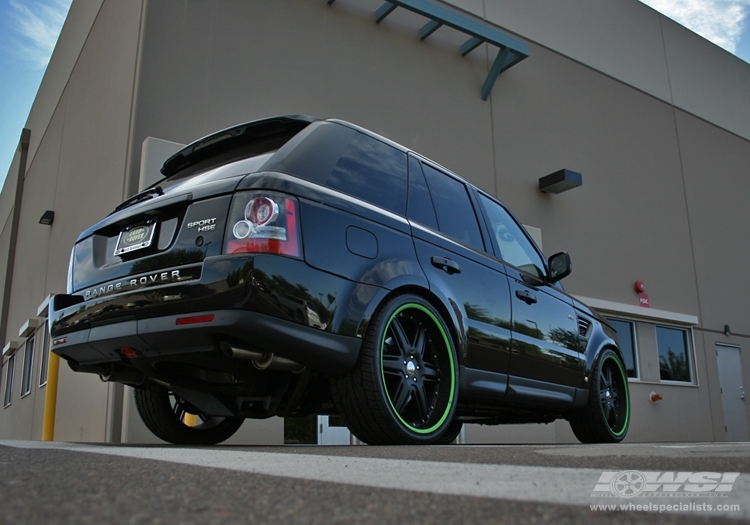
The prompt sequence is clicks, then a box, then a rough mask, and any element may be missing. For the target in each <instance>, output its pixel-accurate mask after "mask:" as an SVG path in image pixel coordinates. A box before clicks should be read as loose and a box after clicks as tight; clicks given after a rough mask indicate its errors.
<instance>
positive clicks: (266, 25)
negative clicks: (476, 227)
mask: <svg viewBox="0 0 750 525" xmlns="http://www.w3.org/2000/svg"><path fill="white" fill-rule="evenodd" d="M341 4H342V5H341V6H338V4H334V5H333V6H331V7H328V6H327V5H326V3H325V2H320V3H318V2H307V1H301V0H283V1H278V2H261V1H253V2H243V3H240V4H238V3H236V2H229V3H228V4H226V5H225V4H224V3H222V2H212V3H210V4H194V3H189V4H184V5H183V6H182V7H181V10H180V16H177V10H176V8H175V6H174V4H168V3H162V2H159V3H155V2H152V3H149V4H148V13H147V24H146V32H145V35H144V61H143V64H142V69H141V74H140V86H139V98H138V116H137V123H136V134H135V138H134V143H136V144H140V143H141V142H142V141H143V140H144V139H145V138H146V137H147V136H154V137H159V138H162V139H166V140H171V141H175V142H181V143H187V142H190V141H193V140H195V139H196V138H198V137H200V136H202V135H205V134H207V133H209V132H212V131H215V130H216V129H220V128H223V127H227V126H230V125H233V124H236V123H239V122H242V121H247V120H252V119H256V118H261V117H266V116H270V115H275V114H283V113H303V114H311V115H316V116H320V117H335V118H342V119H345V120H350V121H352V122H355V123H357V124H359V125H362V126H364V127H368V128H369V129H372V130H373V131H376V132H378V133H382V134H384V135H386V136H388V137H389V138H391V139H392V140H396V141H398V142H401V143H403V144H404V145H406V146H408V147H413V148H415V149H417V150H419V151H421V152H423V153H425V154H427V155H431V156H432V157H433V158H434V159H435V160H436V161H438V162H443V163H445V164H446V165H447V167H449V168H452V169H454V170H456V171H459V172H461V173H463V174H464V175H465V176H467V177H469V178H473V179H474V180H475V181H476V182H478V183H480V184H482V185H484V186H490V187H492V186H493V181H492V159H491V156H490V154H489V152H490V151H491V142H490V138H489V137H490V134H491V129H490V120H489V118H488V113H487V107H488V106H487V103H486V102H483V101H482V100H481V98H480V97H479V92H480V88H481V86H482V83H483V82H484V78H485V76H486V71H487V67H488V66H487V64H486V56H485V55H483V51H482V50H477V51H475V53H478V55H477V56H475V57H471V58H468V59H467V58H462V57H461V56H460V53H458V51H457V47H450V48H449V47H447V46H443V45H442V44H441V43H440V41H439V40H438V41H437V43H435V44H433V43H432V39H430V40H428V41H427V42H421V41H420V40H419V39H418V38H417V36H416V31H417V29H418V28H419V27H420V24H421V23H424V19H422V18H418V20H417V23H416V24H413V25H412V26H411V27H404V26H403V25H402V24H401V23H396V22H394V23H392V24H386V23H385V22H384V23H383V24H381V25H377V24H375V23H374V22H373V16H374V15H373V13H374V9H373V10H365V9H362V8H361V7H360V6H359V5H358V6H357V7H356V9H354V8H353V7H352V6H351V5H350V4H351V3H349V2H341ZM230 5H231V8H230V7H229V6H230ZM377 5H378V4H377V3H375V7H377ZM282 18H283V19H284V23H283V26H284V36H281V35H280V34H279V28H278V26H276V25H275V24H274V23H273V21H275V20H279V19H282ZM389 18H390V17H389ZM387 20H388V19H387ZM387 20H386V21H387ZM409 20H411V19H410V18H408V17H405V18H403V19H402V21H403V22H404V23H406V22H407V21H409ZM198 28H200V30H198ZM289 35H294V38H290V37H289ZM451 37H452V36H451V35H450V34H448V33H446V35H445V38H451ZM165 42H167V43H168V45H165V44H164V43H165ZM301 42H304V45H301V44H300V43H301ZM249 49H250V50H263V52H249V51H248V50H249ZM183 54H187V55H188V56H190V60H189V61H187V62H186V60H185V59H184V58H182V59H181V58H180V57H181V56H183ZM493 58H494V56H493ZM188 63H189V64H190V66H191V67H189V68H188V67H186V65H187V64H188ZM436 86H440V89H435V87H436ZM457 101H460V103H457ZM466 137H472V140H470V141H466V140H465V138H466ZM134 154H137V155H138V158H139V159H140V152H139V151H134ZM133 176H134V177H135V176H136V175H135V174H133Z"/></svg>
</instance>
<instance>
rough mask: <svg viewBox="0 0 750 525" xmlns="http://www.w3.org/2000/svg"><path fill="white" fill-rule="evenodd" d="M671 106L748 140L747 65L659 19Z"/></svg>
mask: <svg viewBox="0 0 750 525" xmlns="http://www.w3.org/2000/svg"><path fill="white" fill-rule="evenodd" d="M662 26H663V28H664V43H665V48H666V53H667V64H668V66H669V78H670V83H671V86H672V96H673V100H674V104H675V105H676V106H677V107H679V108H681V109H683V110H685V111H686V112H688V113H692V114H693V115H696V116H698V117H700V118H702V119H705V120H708V121H709V122H712V123H714V124H715V125H717V126H719V127H722V128H724V129H726V130H728V131H731V132H732V133H736V134H737V135H740V136H742V137H744V138H745V139H750V119H748V118H747V115H748V114H749V113H750V89H748V86H750V64H748V63H747V62H745V61H743V60H742V59H740V58H738V57H736V56H734V55H731V54H729V53H727V52H726V51H725V50H723V49H721V48H720V47H718V46H717V45H715V44H713V43H711V42H709V41H708V40H705V39H703V38H696V36H695V35H694V34H693V33H691V32H690V31H688V30H686V29H685V28H684V27H682V26H681V25H679V24H678V23H677V22H674V21H673V20H670V19H668V18H663V19H662Z"/></svg>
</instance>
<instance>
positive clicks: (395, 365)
mask: <svg viewBox="0 0 750 525" xmlns="http://www.w3.org/2000/svg"><path fill="white" fill-rule="evenodd" d="M402 363H403V358H402V357H401V356H400V355H398V356H396V355H384V356H383V373H384V374H389V375H397V376H399V377H402V376H403V375H404V366H403V364H402Z"/></svg>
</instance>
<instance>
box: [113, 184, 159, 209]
mask: <svg viewBox="0 0 750 525" xmlns="http://www.w3.org/2000/svg"><path fill="white" fill-rule="evenodd" d="M161 195H164V190H163V189H162V188H161V186H154V187H153V188H146V189H145V190H143V191H142V192H140V193H136V194H135V195H133V196H132V197H130V198H129V199H125V202H123V203H122V204H120V205H119V206H117V208H115V211H120V210H122V209H124V208H127V207H128V206H132V205H133V204H135V203H136V202H141V201H147V200H149V199H153V198H154V196H157V197H159V196H161Z"/></svg>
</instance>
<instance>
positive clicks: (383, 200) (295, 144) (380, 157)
mask: <svg viewBox="0 0 750 525" xmlns="http://www.w3.org/2000/svg"><path fill="white" fill-rule="evenodd" d="M262 169H268V170H277V171H282V172H285V173H290V174H292V175H295V176H297V177H301V178H303V179H307V180H309V181H312V182H316V183H318V184H320V185H322V186H327V187H329V188H333V189H335V190H338V191H341V192H344V193H348V194H349V195H353V196H355V197H357V198H360V199H362V200H365V201H367V202H370V203H372V204H375V205H376V206H380V207H382V208H385V209H387V210H391V211H393V212H395V213H398V214H399V215H404V214H405V213H406V153H404V152H402V151H399V150H397V149H396V148H394V147H392V146H390V145H388V144H386V143H384V142H381V141H379V140H377V139H374V138H372V137H369V136H367V135H365V134H363V133H360V132H358V131H356V130H354V129H352V128H349V127H347V126H343V125H341V124H336V123H333V122H316V123H314V124H311V125H310V126H309V127H308V128H307V129H305V130H303V131H302V132H301V133H299V134H298V135H297V136H296V137H294V138H293V139H292V140H290V141H289V142H288V143H287V144H285V145H284V146H283V147H281V148H280V149H279V151H278V152H277V153H276V154H275V155H274V156H273V157H272V158H271V159H270V160H269V161H268V162H267V163H266V164H265V165H264V166H263V167H262Z"/></svg>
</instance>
